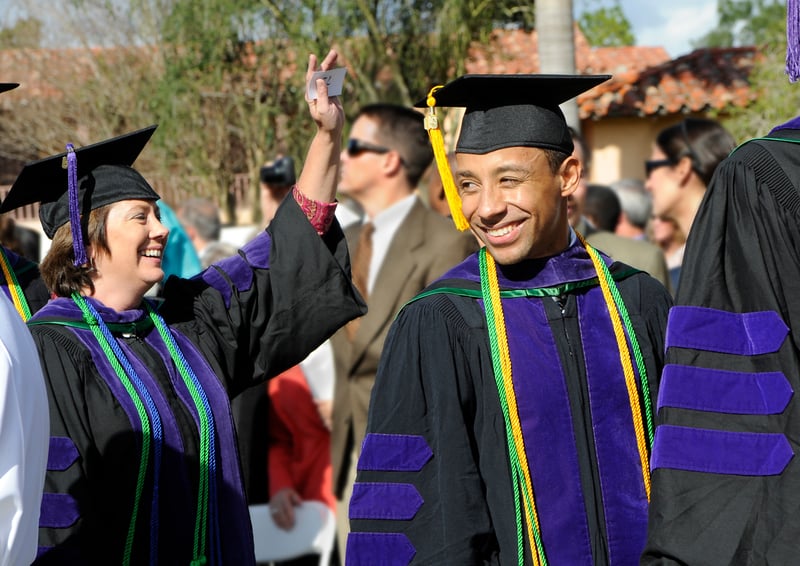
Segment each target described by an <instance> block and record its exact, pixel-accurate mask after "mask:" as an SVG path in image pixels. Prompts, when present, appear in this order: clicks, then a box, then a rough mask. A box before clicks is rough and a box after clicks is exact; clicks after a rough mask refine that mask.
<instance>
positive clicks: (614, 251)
mask: <svg viewBox="0 0 800 566" xmlns="http://www.w3.org/2000/svg"><path fill="white" fill-rule="evenodd" d="M569 131H570V135H571V136H572V142H573V144H574V145H575V149H574V150H573V153H572V155H574V156H575V158H577V159H578V161H580V162H581V166H582V169H583V172H582V174H581V179H580V182H579V183H578V188H577V189H576V190H575V191H573V193H572V194H571V195H569V197H567V220H568V221H569V225H570V226H571V227H572V228H573V229H574V230H576V231H577V232H579V233H580V234H582V235H583V236H584V237H585V238H586V241H587V242H589V244H591V245H592V246H594V247H596V248H597V249H599V250H601V251H603V252H605V253H606V254H607V255H609V256H610V257H611V258H612V259H615V260H617V261H621V262H623V263H627V264H628V265H630V266H631V267H635V268H636V269H641V270H642V271H644V272H646V273H649V274H650V275H652V276H653V277H654V278H655V279H657V280H658V281H659V282H661V284H662V285H664V287H666V288H667V290H669V291H671V290H672V286H671V284H670V281H669V273H668V272H667V263H666V261H665V260H664V255H663V254H662V253H661V250H659V249H658V248H657V247H656V246H654V245H653V244H651V243H650V242H647V241H640V240H633V239H631V238H623V237H622V236H618V235H616V234H615V233H614V232H611V231H608V230H600V229H599V228H597V227H596V226H594V224H592V223H591V222H590V221H589V220H588V219H587V218H586V214H585V211H584V207H585V203H586V191H587V189H588V182H587V179H588V178H589V172H590V170H591V165H592V151H591V148H590V147H589V145H588V144H587V143H586V140H585V139H584V138H583V136H582V135H580V134H579V133H578V132H577V131H576V130H575V129H573V128H569Z"/></svg>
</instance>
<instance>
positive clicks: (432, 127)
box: [425, 85, 469, 232]
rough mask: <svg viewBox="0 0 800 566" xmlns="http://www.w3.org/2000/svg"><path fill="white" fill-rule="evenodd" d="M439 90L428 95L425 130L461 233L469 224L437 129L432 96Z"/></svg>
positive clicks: (436, 87) (437, 121)
mask: <svg viewBox="0 0 800 566" xmlns="http://www.w3.org/2000/svg"><path fill="white" fill-rule="evenodd" d="M440 88H442V87H441V85H439V86H435V87H433V88H432V89H431V90H430V92H429V93H428V97H427V101H426V102H427V104H428V114H427V115H426V116H425V129H426V130H427V132H428V138H430V140H431V147H432V148H433V156H434V157H435V158H436V168H437V169H438V170H439V176H440V177H441V178H442V187H444V195H445V197H446V198H447V205H448V206H449V207H450V216H451V217H452V218H453V223H454V224H455V225H456V228H457V229H458V230H460V231H462V232H463V231H464V230H466V229H467V228H469V222H467V219H466V218H465V217H464V213H463V212H461V197H459V196H458V191H457V190H456V184H455V182H454V181H453V172H452V171H450V163H449V162H448V160H447V152H446V151H445V149H444V138H443V137H442V130H441V129H440V128H439V118H438V117H437V116H436V99H435V98H434V96H433V95H434V93H435V92H436V91H437V90H439V89H440Z"/></svg>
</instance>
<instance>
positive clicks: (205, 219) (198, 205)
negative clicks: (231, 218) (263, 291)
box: [177, 197, 236, 269]
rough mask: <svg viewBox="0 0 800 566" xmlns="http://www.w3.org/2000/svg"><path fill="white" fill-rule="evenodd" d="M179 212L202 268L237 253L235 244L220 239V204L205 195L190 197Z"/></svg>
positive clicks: (179, 218) (179, 217)
mask: <svg viewBox="0 0 800 566" xmlns="http://www.w3.org/2000/svg"><path fill="white" fill-rule="evenodd" d="M177 214H178V220H180V222H181V225H182V226H183V229H184V230H185V231H186V235H187V236H188V238H189V241H190V242H192V245H193V246H194V249H195V251H196V252H197V257H198V258H199V259H200V266H201V268H202V269H205V268H206V267H208V266H209V265H211V264H212V263H214V262H215V261H219V260H220V259H223V258H225V257H228V256H231V255H233V254H235V253H236V247H235V246H233V245H230V244H226V243H224V242H221V241H220V234H221V233H222V217H221V215H220V210H219V206H217V204H216V203H215V202H214V201H213V200H211V199H209V198H204V197H195V198H190V199H189V200H187V201H186V202H184V203H183V204H181V205H180V207H179V208H178V210H177Z"/></svg>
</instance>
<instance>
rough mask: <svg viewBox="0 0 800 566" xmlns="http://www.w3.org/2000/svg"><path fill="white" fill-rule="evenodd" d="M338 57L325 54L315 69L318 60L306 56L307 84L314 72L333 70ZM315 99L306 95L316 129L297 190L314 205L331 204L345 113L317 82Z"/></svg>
mask: <svg viewBox="0 0 800 566" xmlns="http://www.w3.org/2000/svg"><path fill="white" fill-rule="evenodd" d="M337 56H338V55H337V53H336V51H334V50H331V51H329V52H328V54H327V55H326V56H325V59H324V60H323V61H322V63H321V64H320V65H319V66H317V56H316V55H314V54H311V55H309V56H308V70H307V71H306V83H308V81H310V80H311V76H312V75H313V73H314V72H315V71H319V70H322V71H326V70H328V69H332V68H333V67H334V66H335V64H336V58H337ZM316 87H317V98H316V99H314V100H310V99H309V98H308V95H306V101H307V102H308V109H309V112H310V114H311V117H312V118H313V119H314V122H315V123H316V125H317V132H316V134H315V135H314V138H313V139H312V140H311V146H310V147H309V148H308V153H307V154H306V160H305V163H304V165H303V170H302V172H301V173H300V178H299V179H298V181H297V188H298V189H299V190H300V192H302V193H303V195H304V196H306V197H307V198H309V199H311V200H314V201H317V202H332V201H333V200H334V198H335V196H336V187H337V185H338V182H339V153H340V152H341V146H342V128H343V126H344V110H343V108H342V103H341V101H340V100H339V98H338V97H332V98H328V85H327V84H326V83H325V81H324V80H322V79H317V84H316Z"/></svg>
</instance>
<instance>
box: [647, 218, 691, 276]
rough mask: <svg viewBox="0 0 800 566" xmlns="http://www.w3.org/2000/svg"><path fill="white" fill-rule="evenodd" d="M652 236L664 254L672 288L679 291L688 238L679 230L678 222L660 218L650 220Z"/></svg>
mask: <svg viewBox="0 0 800 566" xmlns="http://www.w3.org/2000/svg"><path fill="white" fill-rule="evenodd" d="M650 234H651V236H650V237H651V239H652V241H653V242H654V243H655V244H656V245H657V246H658V247H659V248H661V251H662V252H664V259H666V261H667V269H669V278H670V281H671V282H672V288H673V289H677V288H678V277H680V274H681V264H682V263H683V251H684V248H685V246H686V237H685V236H684V235H683V232H681V230H680V228H678V224H677V222H675V221H674V220H671V219H669V218H662V217H660V216H653V217H652V219H651V220H650Z"/></svg>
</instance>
